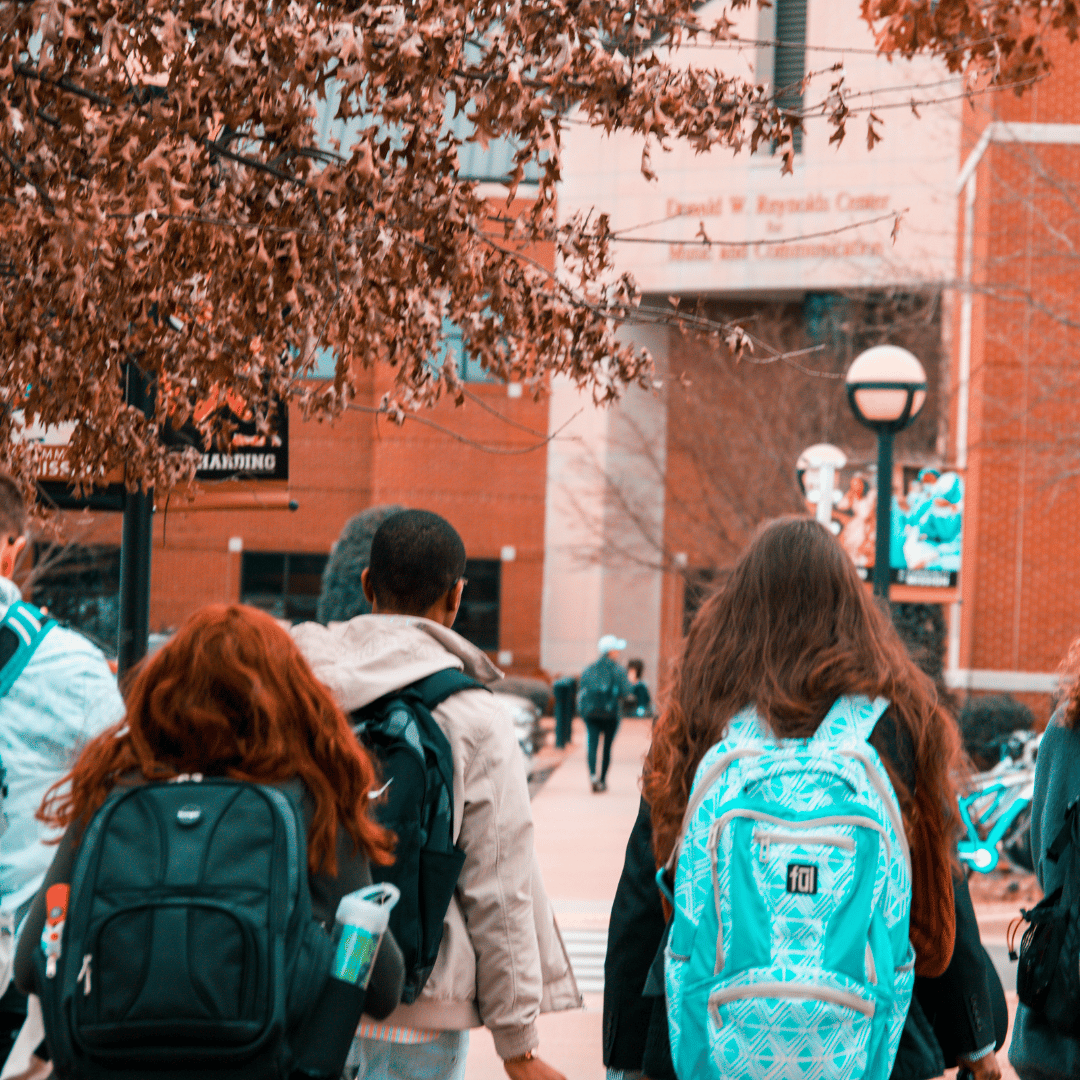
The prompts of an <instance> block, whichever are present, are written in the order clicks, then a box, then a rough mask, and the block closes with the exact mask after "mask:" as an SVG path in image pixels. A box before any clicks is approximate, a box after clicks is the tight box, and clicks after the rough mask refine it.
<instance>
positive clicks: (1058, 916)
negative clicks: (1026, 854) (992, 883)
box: [1010, 799, 1080, 1036]
mask: <svg viewBox="0 0 1080 1080" xmlns="http://www.w3.org/2000/svg"><path fill="white" fill-rule="evenodd" d="M1046 857H1047V858H1048V859H1050V860H1051V861H1052V862H1060V861H1061V860H1062V858H1065V859H1067V860H1068V861H1067V863H1065V864H1064V865H1065V868H1066V869H1065V877H1064V880H1063V883H1062V884H1061V886H1059V887H1058V888H1057V889H1055V890H1054V892H1052V893H1051V894H1050V895H1049V896H1048V897H1046V898H1045V899H1044V900H1042V901H1040V903H1038V904H1037V905H1036V906H1035V907H1034V908H1032V909H1031V911H1021V913H1020V914H1021V916H1022V917H1023V918H1024V919H1026V920H1027V922H1028V923H1029V926H1028V928H1027V930H1026V931H1025V932H1024V936H1023V939H1022V941H1021V943H1020V955H1019V964H1018V965H1017V968H1016V993H1017V996H1018V997H1019V998H1020V1000H1021V1001H1022V1002H1023V1003H1024V1004H1025V1005H1026V1006H1027V1007H1028V1008H1029V1009H1031V1010H1032V1011H1033V1012H1036V1013H1038V1014H1039V1015H1040V1016H1042V1017H1043V1018H1044V1019H1045V1020H1046V1022H1047V1023H1048V1024H1050V1026H1051V1027H1054V1028H1056V1029H1057V1030H1058V1031H1061V1032H1063V1033H1064V1034H1067V1035H1073V1036H1076V1035H1080V799H1077V800H1074V801H1073V802H1072V803H1070V805H1069V808H1068V810H1067V811H1066V813H1065V822H1064V824H1063V825H1062V826H1061V830H1060V831H1059V832H1058V834H1057V838H1056V839H1055V840H1054V842H1053V844H1051V845H1050V847H1049V848H1048V849H1047V852H1046ZM1010 956H1011V957H1012V959H1014V960H1015V959H1017V956H1016V954H1015V953H1014V952H1012V951H1011V950H1010Z"/></svg>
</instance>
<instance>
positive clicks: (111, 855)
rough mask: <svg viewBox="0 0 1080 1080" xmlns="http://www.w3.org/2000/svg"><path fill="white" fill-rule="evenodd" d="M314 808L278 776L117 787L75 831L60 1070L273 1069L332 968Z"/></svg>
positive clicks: (283, 1063)
mask: <svg viewBox="0 0 1080 1080" xmlns="http://www.w3.org/2000/svg"><path fill="white" fill-rule="evenodd" d="M302 822H303V818H302V816H301V815H300V813H299V811H298V810H297V809H296V807H295V806H294V805H293V803H292V801H291V800H290V798H289V797H288V796H287V795H286V794H285V793H284V792H283V791H281V790H279V789H278V788H274V787H266V786H263V785H259V784H249V783H243V782H240V781H235V780H225V779H209V778H207V779H205V780H199V779H198V778H191V779H188V778H182V779H180V780H179V781H176V782H169V783H151V784H146V785H144V786H140V787H132V788H122V789H117V790H114V791H113V793H112V794H111V795H110V796H109V798H108V799H107V800H106V802H105V804H104V805H103V806H102V807H101V809H100V810H98V811H97V813H96V814H95V815H94V816H93V817H92V818H91V820H90V823H89V825H88V826H87V829H86V832H85V834H84V835H83V838H82V841H81V843H80V845H79V850H78V854H77V857H76V860H75V866H74V869H73V872H72V881H71V895H70V903H69V907H68V913H67V921H66V924H65V927H64V932H63V939H62V940H63V951H62V953H61V956H60V959H59V963H58V965H57V970H56V973H55V976H54V977H53V978H48V977H47V975H46V964H45V958H44V956H43V955H42V954H41V950H40V949H35V950H34V958H35V963H36V964H37V975H38V985H39V987H41V988H42V1008H43V1013H44V1019H45V1030H46V1034H47V1037H48V1044H49V1049H50V1051H51V1054H52V1058H53V1063H54V1068H55V1070H56V1074H57V1075H58V1076H60V1077H62V1078H66V1077H78V1078H79V1080H97V1078H102V1080H104V1078H105V1077H109V1078H112V1080H115V1078H116V1077H118V1076H130V1077H132V1078H134V1077H154V1078H169V1080H181V1078H190V1077H192V1076H196V1075H197V1076H199V1077H200V1080H217V1078H219V1077H220V1078H221V1080H225V1078H226V1077H228V1078H229V1080H277V1078H284V1077H287V1076H288V1075H289V1073H290V1071H291V1070H292V1068H293V1066H294V1064H295V1062H294V1050H293V1041H294V1039H296V1038H297V1037H298V1034H299V1032H300V1031H301V1029H302V1027H303V1025H304V1023H305V1021H306V1020H307V1019H308V1018H309V1016H310V1015H311V1013H312V1012H313V1011H314V1009H315V1006H316V1002H317V1000H318V999H319V995H320V993H321V992H322V990H323V989H324V984H326V983H327V982H328V976H329V974H330V966H331V961H332V958H333V946H332V943H331V939H330V936H329V934H328V933H327V932H326V930H325V929H324V928H323V927H322V925H321V924H319V923H317V922H316V921H315V920H314V918H313V917H312V912H311V897H310V894H309V891H308V876H307V842H306V837H305V834H304V829H303V824H302Z"/></svg>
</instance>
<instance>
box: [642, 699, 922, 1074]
mask: <svg viewBox="0 0 1080 1080" xmlns="http://www.w3.org/2000/svg"><path fill="white" fill-rule="evenodd" d="M887 708H888V702H887V701H886V700H885V699H883V698H879V699H878V700H877V701H873V702H871V701H870V700H869V699H867V698H865V697H844V698H840V699H839V700H838V701H837V702H836V703H835V704H834V705H833V707H832V709H830V710H829V713H828V715H827V716H826V717H825V719H824V720H823V721H822V723H821V726H820V727H819V728H818V730H817V732H816V734H815V735H814V736H813V738H810V739H777V738H775V737H774V736H772V735H771V734H770V733H769V732H768V731H767V729H766V728H765V725H764V724H763V723H761V721H760V720H759V718H758V715H757V712H756V710H755V709H754V708H753V707H750V708H748V709H745V710H744V711H743V712H741V713H739V714H738V715H737V716H736V717H734V718H733V719H732V721H731V723H730V724H729V726H728V731H727V735H726V737H725V738H724V741H723V742H721V743H718V744H717V745H716V746H714V747H713V748H712V749H711V750H710V751H709V752H708V753H707V754H706V755H705V758H704V759H703V760H702V762H701V765H700V766H699V767H698V771H697V776H696V777H695V779H694V786H693V789H692V792H691V796H690V803H689V805H688V807H687V812H686V817H685V819H684V821H683V829H682V835H681V841H680V843H679V845H678V846H677V847H676V849H675V851H674V852H673V854H672V857H671V860H670V862H669V864H668V867H666V868H665V869H664V870H661V872H660V874H659V875H658V880H661V881H662V880H663V878H664V875H665V872H666V871H667V870H670V869H671V868H672V867H675V868H676V873H675V890H674V896H672V897H671V899H672V903H673V906H674V916H673V921H672V925H671V934H670V937H669V939H668V944H667V950H666V954H665V957H664V960H665V963H664V969H665V982H666V988H667V1009H668V1029H669V1032H670V1035H671V1053H672V1060H673V1061H674V1064H675V1071H676V1073H677V1074H678V1076H679V1078H680V1080H691V1078H693V1080H707V1078H716V1080H720V1078H723V1080H887V1078H888V1076H889V1073H890V1071H891V1070H892V1065H893V1061H894V1059H895V1057H896V1051H897V1047H898V1046H899V1044H900V1033H901V1031H902V1030H903V1027H904V1019H905V1017H906V1016H907V1011H908V1006H909V1005H910V1003H911V991H912V986H913V984H914V980H915V972H914V963H915V956H914V952H913V950H912V948H911V945H910V943H909V941H908V921H909V918H910V914H911V857H910V853H909V851H908V846H907V840H906V837H905V835H904V828H903V822H902V820H901V817H900V808H899V805H898V803H897V801H896V795H895V794H894V792H893V789H892V785H891V784H890V782H889V779H888V775H887V774H886V772H885V769H884V767H883V765H882V764H881V760H880V758H879V757H878V755H877V753H876V752H875V751H874V749H873V747H871V746H870V744H869V743H868V742H867V738H868V737H869V735H870V733H871V731H873V729H874V725H875V724H876V723H877V721H878V720H879V719H880V717H881V715H882V714H883V713H884V712H885V710H886V709H887Z"/></svg>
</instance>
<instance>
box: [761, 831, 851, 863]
mask: <svg viewBox="0 0 1080 1080" xmlns="http://www.w3.org/2000/svg"><path fill="white" fill-rule="evenodd" d="M754 843H755V844H760V845H761V861H762V862H765V860H766V859H768V857H769V845H770V844H792V845H800V844H801V845H812V844H818V845H821V846H823V847H838V848H843V849H844V850H845V851H854V850H855V841H854V840H852V839H851V837H850V836H840V835H839V834H838V833H807V835H806V836H799V835H798V834H795V833H783V832H766V830H765V829H755V830H754Z"/></svg>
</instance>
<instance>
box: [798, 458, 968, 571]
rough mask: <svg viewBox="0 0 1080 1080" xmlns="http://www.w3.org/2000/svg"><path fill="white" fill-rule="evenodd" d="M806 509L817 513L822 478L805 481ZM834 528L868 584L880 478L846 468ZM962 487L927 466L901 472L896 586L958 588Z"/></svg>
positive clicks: (896, 495)
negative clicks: (878, 480)
mask: <svg viewBox="0 0 1080 1080" xmlns="http://www.w3.org/2000/svg"><path fill="white" fill-rule="evenodd" d="M801 479H802V484H803V488H804V490H805V492H806V497H807V509H808V510H809V512H810V513H816V512H817V507H818V506H819V504H820V501H821V497H822V493H821V492H820V491H819V490H818V477H817V476H816V475H815V473H814V471H812V470H811V471H807V472H806V473H804V474H803V475H802V477H801ZM835 484H836V487H835V489H834V491H833V492H832V512H831V522H830V527H831V528H832V531H833V532H834V533H835V534H836V536H837V538H838V539H839V541H840V543H841V545H842V546H843V548H844V550H845V551H846V552H847V553H848V554H849V555H850V556H851V559H852V561H853V562H854V563H855V566H856V567H857V568H858V570H859V574H860V576H861V577H862V578H863V579H864V580H869V579H870V577H871V576H872V574H873V568H874V546H875V540H876V536H877V500H878V490H877V485H876V477H875V476H874V474H873V472H872V471H869V470H865V469H858V468H855V469H845V470H843V472H841V473H838V474H837V475H836V479H835ZM963 519H964V482H963V480H962V478H961V477H960V475H959V474H958V473H956V472H952V471H949V470H943V469H938V468H935V467H933V466H927V467H925V468H921V469H911V468H907V469H897V470H896V473H895V479H894V484H893V492H892V515H891V526H892V528H891V535H890V548H891V551H890V560H889V561H890V571H891V572H890V578H891V581H892V582H893V584H895V585H908V586H913V587H919V588H930V589H955V588H956V587H957V578H958V575H959V571H960V551H961V542H962V539H963Z"/></svg>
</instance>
